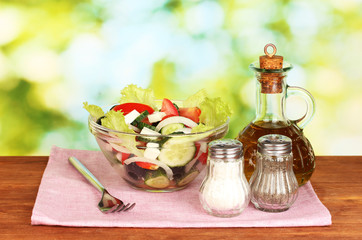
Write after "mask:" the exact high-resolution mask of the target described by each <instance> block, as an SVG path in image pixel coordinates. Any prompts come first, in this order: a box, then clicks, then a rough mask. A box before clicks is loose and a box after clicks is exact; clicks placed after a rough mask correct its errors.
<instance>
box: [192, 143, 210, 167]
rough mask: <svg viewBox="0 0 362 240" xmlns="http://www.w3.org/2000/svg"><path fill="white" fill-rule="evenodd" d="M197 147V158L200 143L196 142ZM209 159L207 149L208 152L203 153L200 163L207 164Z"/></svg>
mask: <svg viewBox="0 0 362 240" xmlns="http://www.w3.org/2000/svg"><path fill="white" fill-rule="evenodd" d="M195 147H196V154H195V156H197V155H199V152H200V147H201V145H200V143H198V142H195ZM207 157H208V149H206V152H205V153H204V152H203V153H201V154H200V156H199V157H198V159H197V160H198V161H200V162H201V163H202V164H206V163H207Z"/></svg>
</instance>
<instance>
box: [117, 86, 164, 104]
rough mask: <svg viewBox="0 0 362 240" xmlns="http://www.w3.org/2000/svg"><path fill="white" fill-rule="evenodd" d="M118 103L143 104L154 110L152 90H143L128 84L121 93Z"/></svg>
mask: <svg viewBox="0 0 362 240" xmlns="http://www.w3.org/2000/svg"><path fill="white" fill-rule="evenodd" d="M121 95H122V96H121V99H120V101H119V103H121V104H122V103H129V102H134V103H143V104H146V105H148V106H150V107H152V108H153V109H156V107H157V106H156V101H155V96H154V93H153V91H152V89H143V88H140V87H138V86H137V85H134V84H130V85H128V86H127V87H125V88H124V89H123V90H122V91H121Z"/></svg>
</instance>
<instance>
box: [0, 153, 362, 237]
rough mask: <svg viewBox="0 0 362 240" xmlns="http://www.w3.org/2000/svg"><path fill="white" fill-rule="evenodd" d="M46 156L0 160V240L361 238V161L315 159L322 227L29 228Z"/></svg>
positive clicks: (315, 183) (314, 180)
mask: <svg viewBox="0 0 362 240" xmlns="http://www.w3.org/2000/svg"><path fill="white" fill-rule="evenodd" d="M47 161H48V157H46V156H41V157H34V156H31V157H5V156H4V157H0V191H1V197H0V239H12V240H13V239H47V240H48V239H111V237H112V239H113V238H114V239H157V240H162V239H187V240H193V239H197V240H200V239H209V240H212V239H228V240H229V239H251V238H253V239H264V238H265V239H266V238H268V239H273V238H274V239H284V238H285V239H306V238H309V239H317V238H318V239H362V217H361V215H362V156H318V157H317V160H316V164H317V167H316V171H315V173H314V175H313V177H312V185H313V187H314V189H315V191H316V193H317V195H318V197H319V199H320V200H321V201H322V203H323V204H324V205H325V206H326V207H327V208H328V209H329V211H330V212H331V215H332V225H331V226H327V227H298V228H295V227H290V228H207V229H205V228H204V229H202V228H189V229H185V228H182V229H172V228H156V229H154V228H87V227H82V228H70V227H59V226H31V225H30V218H31V214H32V209H33V206H34V203H35V199H36V194H37V191H38V187H39V184H40V181H41V177H42V174H43V171H44V169H45V166H46V164H47Z"/></svg>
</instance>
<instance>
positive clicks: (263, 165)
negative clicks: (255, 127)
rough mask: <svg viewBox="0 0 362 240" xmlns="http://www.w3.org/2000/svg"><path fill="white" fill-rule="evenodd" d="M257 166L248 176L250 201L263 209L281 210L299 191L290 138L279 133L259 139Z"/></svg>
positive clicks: (295, 197)
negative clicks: (249, 176)
mask: <svg viewBox="0 0 362 240" xmlns="http://www.w3.org/2000/svg"><path fill="white" fill-rule="evenodd" d="M257 149H258V150H257V162H256V170H255V171H254V173H253V175H252V176H251V178H250V187H251V202H252V203H253V204H254V206H255V207H256V208H257V209H259V210H262V211H265V212H283V211H286V210H288V209H289V208H290V206H291V205H292V204H293V203H294V202H295V200H296V199H297V195H298V182H297V179H296V177H295V174H294V172H293V155H292V141H291V139H290V138H288V137H286V136H283V135H279V134H268V135H265V136H262V137H260V138H259V139H258V145H257Z"/></svg>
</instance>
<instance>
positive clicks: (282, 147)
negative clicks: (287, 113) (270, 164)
mask: <svg viewBox="0 0 362 240" xmlns="http://www.w3.org/2000/svg"><path fill="white" fill-rule="evenodd" d="M258 152H259V153H261V154H267V155H271V156H280V155H286V154H290V153H291V152H292V140H291V139H290V138H289V137H287V136H284V135H279V134H268V135H265V136H262V137H260V138H259V139H258Z"/></svg>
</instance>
